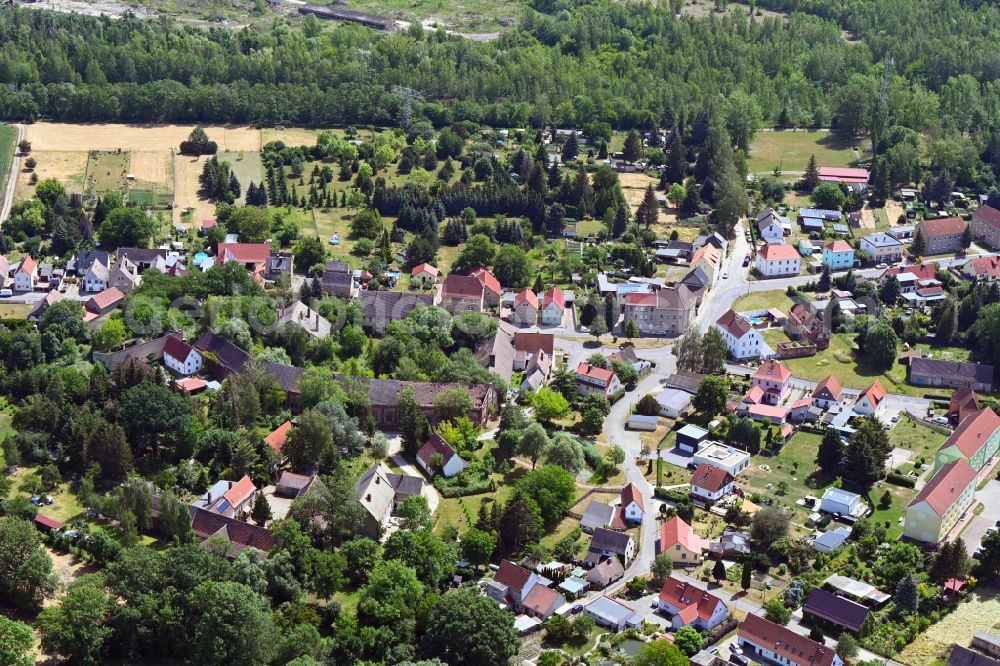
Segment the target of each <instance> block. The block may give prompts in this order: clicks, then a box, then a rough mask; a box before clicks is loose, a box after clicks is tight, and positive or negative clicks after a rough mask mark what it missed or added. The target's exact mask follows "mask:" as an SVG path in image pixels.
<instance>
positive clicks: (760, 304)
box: [733, 290, 793, 314]
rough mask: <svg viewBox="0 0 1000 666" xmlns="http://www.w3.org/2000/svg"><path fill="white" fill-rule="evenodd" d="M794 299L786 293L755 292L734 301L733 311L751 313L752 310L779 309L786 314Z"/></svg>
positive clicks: (777, 291)
mask: <svg viewBox="0 0 1000 666" xmlns="http://www.w3.org/2000/svg"><path fill="white" fill-rule="evenodd" d="M792 305H793V303H792V299H790V298H789V297H788V294H786V293H785V292H784V291H781V290H775V291H755V292H752V293H749V294H747V295H745V296H740V297H739V298H737V299H736V300H735V301H733V309H734V310H736V311H737V312H750V311H751V310H766V309H767V308H777V309H778V310H781V311H782V312H784V313H786V314H787V313H788V311H789V310H790V309H791V308H792Z"/></svg>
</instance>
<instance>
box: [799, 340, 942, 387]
mask: <svg viewBox="0 0 1000 666" xmlns="http://www.w3.org/2000/svg"><path fill="white" fill-rule="evenodd" d="M853 349H854V339H853V335H851V334H848V333H838V334H836V335H834V336H833V337H831V338H830V346H829V347H828V348H827V349H824V350H822V351H820V352H819V353H818V354H816V355H815V356H809V357H807V358H795V359H789V360H787V361H784V363H785V365H787V366H788V369H789V370H791V371H792V375H793V376H795V377H798V378H799V379H805V380H808V381H813V382H818V381H822V380H823V379H825V378H826V377H827V376H828V375H833V376H834V377H836V378H837V381H839V382H840V383H841V385H843V386H845V387H848V388H856V389H865V388H868V387H869V386H871V384H872V382H874V381H875V380H876V379H880V380H881V381H882V385H883V386H884V387H885V389H886V390H887V391H888V392H889V393H900V394H903V395H921V394H922V393H923V391H921V390H920V389H919V388H918V387H916V386H910V385H908V384H907V383H906V368H905V367H904V366H902V365H900V364H898V363H896V364H893V366H892V368H890V369H889V370H888V371H886V372H879V371H877V370H874V369H873V368H871V367H870V366H869V365H868V363H867V362H866V361H865V360H864V359H862V360H861V362H855V360H854V354H853Z"/></svg>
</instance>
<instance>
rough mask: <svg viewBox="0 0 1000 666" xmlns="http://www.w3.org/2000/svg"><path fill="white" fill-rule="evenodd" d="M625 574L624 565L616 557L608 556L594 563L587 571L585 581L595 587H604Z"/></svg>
mask: <svg viewBox="0 0 1000 666" xmlns="http://www.w3.org/2000/svg"><path fill="white" fill-rule="evenodd" d="M624 575H625V567H623V566H622V563H621V562H620V561H619V560H618V558H617V557H614V556H612V557H609V558H607V559H605V560H602V561H601V562H598V563H597V564H596V565H594V568H593V569H591V570H590V571H588V572H587V582H588V583H590V584H591V585H593V586H594V587H596V588H599V589H602V590H603V589H604V588H606V587H607V586H608V585H611V583H614V582H615V581H617V580H621V578H622V576H624Z"/></svg>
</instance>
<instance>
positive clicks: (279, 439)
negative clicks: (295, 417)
mask: <svg viewBox="0 0 1000 666" xmlns="http://www.w3.org/2000/svg"><path fill="white" fill-rule="evenodd" d="M291 429H292V422H291V421H285V422H284V423H282V424H281V425H280V426H278V427H277V428H275V429H274V431H273V432H272V433H271V434H270V435H268V436H267V437H265V438H264V443H265V444H267V445H268V446H270V447H271V448H272V449H274V452H275V453H281V449H282V447H283V446H285V440H287V439H288V431H289V430H291Z"/></svg>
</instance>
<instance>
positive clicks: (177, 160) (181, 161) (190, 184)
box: [174, 154, 215, 224]
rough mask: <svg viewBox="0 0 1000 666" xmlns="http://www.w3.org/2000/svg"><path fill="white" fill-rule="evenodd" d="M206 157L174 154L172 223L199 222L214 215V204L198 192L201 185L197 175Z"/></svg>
mask: <svg viewBox="0 0 1000 666" xmlns="http://www.w3.org/2000/svg"><path fill="white" fill-rule="evenodd" d="M207 161H208V157H206V156H204V155H203V156H201V157H192V156H190V155H181V154H175V155H174V174H175V177H174V181H175V182H176V183H177V187H176V189H175V190H174V224H178V223H184V224H191V223H194V224H199V223H201V221H202V220H207V219H209V218H212V217H215V204H214V203H212V202H211V201H209V200H208V199H204V198H202V197H201V195H200V194H199V190H200V189H201V185H200V184H199V183H198V177H199V176H200V175H201V170H202V169H203V168H204V166H205V162H207Z"/></svg>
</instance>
